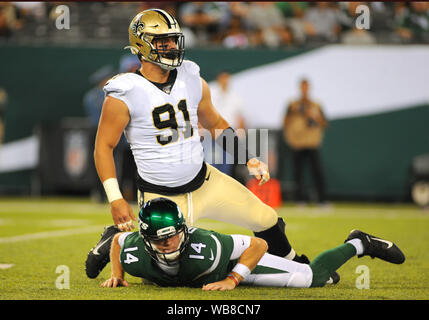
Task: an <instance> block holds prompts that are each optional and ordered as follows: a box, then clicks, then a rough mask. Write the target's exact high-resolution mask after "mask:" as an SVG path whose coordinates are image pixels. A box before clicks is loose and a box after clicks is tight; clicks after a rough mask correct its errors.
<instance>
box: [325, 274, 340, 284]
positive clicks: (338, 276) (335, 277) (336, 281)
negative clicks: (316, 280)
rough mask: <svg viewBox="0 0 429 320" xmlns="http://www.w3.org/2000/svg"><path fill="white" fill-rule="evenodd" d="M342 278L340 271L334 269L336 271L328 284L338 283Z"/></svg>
mask: <svg viewBox="0 0 429 320" xmlns="http://www.w3.org/2000/svg"><path fill="white" fill-rule="evenodd" d="M340 279H341V278H340V275H339V273H338V272H336V271H334V273H333V274H331V276H330V277H329V279H328V281H326V284H337V283H338V282H340Z"/></svg>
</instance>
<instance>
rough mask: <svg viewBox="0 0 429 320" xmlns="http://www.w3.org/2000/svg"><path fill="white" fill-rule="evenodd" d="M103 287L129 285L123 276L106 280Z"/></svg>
mask: <svg viewBox="0 0 429 320" xmlns="http://www.w3.org/2000/svg"><path fill="white" fill-rule="evenodd" d="M100 286H101V287H103V288H116V287H129V286H130V285H129V284H128V282H127V281H126V280H124V279H121V278H115V277H112V278H110V279H107V280H106V281H104V282H103V283H102V284H101V285H100Z"/></svg>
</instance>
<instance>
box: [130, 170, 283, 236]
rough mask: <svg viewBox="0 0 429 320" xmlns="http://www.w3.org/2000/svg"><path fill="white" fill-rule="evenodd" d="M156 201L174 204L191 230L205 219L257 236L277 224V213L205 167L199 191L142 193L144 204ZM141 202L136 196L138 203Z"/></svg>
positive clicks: (231, 179)
mask: <svg viewBox="0 0 429 320" xmlns="http://www.w3.org/2000/svg"><path fill="white" fill-rule="evenodd" d="M157 197H165V198H168V199H170V200H173V201H174V202H176V203H177V204H178V206H179V207H180V209H181V210H182V213H183V215H184V216H185V217H186V222H187V225H188V226H193V225H194V224H195V222H196V221H197V220H199V219H201V218H207V219H213V220H218V221H222V222H227V223H231V224H234V225H238V226H241V227H244V228H247V229H250V230H252V231H254V232H260V231H264V230H267V229H269V228H271V227H273V226H274V225H276V224H277V221H278V216H277V212H276V211H275V210H274V209H273V208H271V207H270V206H268V205H266V204H265V203H263V202H262V201H261V200H259V198H258V197H256V196H255V195H254V194H253V193H252V192H251V191H249V190H248V189H247V188H246V187H245V186H243V185H242V184H241V183H239V182H238V181H237V180H235V179H233V178H231V177H230V176H228V175H226V174H224V173H222V172H221V171H219V170H218V169H216V168H215V167H213V166H211V165H209V164H207V173H206V180H205V181H204V183H203V185H202V186H201V187H200V188H199V189H197V190H195V191H193V192H189V193H185V194H179V195H175V196H163V195H159V194H155V193H149V192H145V193H144V201H145V202H147V201H149V200H151V199H154V198H157ZM141 200H142V199H141V194H140V192H139V194H138V201H139V203H141Z"/></svg>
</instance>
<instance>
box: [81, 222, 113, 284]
mask: <svg viewBox="0 0 429 320" xmlns="http://www.w3.org/2000/svg"><path fill="white" fill-rule="evenodd" d="M118 232H121V230H119V229H118V228H117V227H116V226H109V227H105V228H104V232H103V233H102V235H101V239H100V241H98V243H97V244H96V246H95V247H94V248H92V249H91V251H90V252H89V253H88V257H87V258H86V262H85V266H86V267H85V270H86V275H87V276H88V278H91V279H95V278H97V276H98V275H99V274H100V272H101V271H102V270H103V269H104V267H105V266H106V264H108V263H109V261H110V247H111V245H112V239H113V236H114V235H115V234H116V233H118Z"/></svg>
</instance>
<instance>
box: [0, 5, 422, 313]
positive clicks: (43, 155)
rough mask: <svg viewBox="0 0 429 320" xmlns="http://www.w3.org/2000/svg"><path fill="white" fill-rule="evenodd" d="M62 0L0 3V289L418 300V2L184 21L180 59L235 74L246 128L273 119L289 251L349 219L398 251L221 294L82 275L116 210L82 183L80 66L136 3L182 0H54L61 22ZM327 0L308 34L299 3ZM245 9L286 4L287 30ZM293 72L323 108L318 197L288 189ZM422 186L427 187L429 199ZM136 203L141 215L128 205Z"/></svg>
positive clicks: (210, 71) (10, 292) (82, 294)
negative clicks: (324, 274) (364, 20)
mask: <svg viewBox="0 0 429 320" xmlns="http://www.w3.org/2000/svg"><path fill="white" fill-rule="evenodd" d="M59 4H60V3H57V2H55V3H49V2H43V3H42V2H36V3H16V2H14V3H0V88H2V89H3V90H4V91H3V92H6V93H7V101H6V103H4V100H0V102H1V101H3V104H2V103H0V106H1V107H2V108H4V109H3V110H1V109H0V111H3V113H1V112H0V114H2V115H3V121H4V123H5V128H6V130H5V135H4V139H3V144H2V145H0V253H1V254H0V300H2V301H3V300H15V299H17V300H20V299H34V300H40V299H76V300H80V299H121V300H123V299H127V300H134V299H136V300H139V305H138V307H140V308H141V304H143V302H144V301H143V302H142V301H141V300H148V301H147V302H149V303H153V302H152V301H151V300H157V299H161V300H194V301H201V300H210V299H215V300H223V301H226V299H228V300H229V301H230V302H231V301H232V302H234V301H235V300H242V299H248V300H254V299H257V300H258V301H259V303H261V301H262V300H267V299H268V300H270V299H271V300H281V301H280V302H281V304H275V305H274V306H275V307H276V308H277V307H279V311H281V312H284V310H286V308H285V304H284V303H285V302H286V301H285V300H295V299H304V300H312V299H334V300H354V299H375V300H380V299H406V300H410V299H418V300H427V298H428V296H429V295H428V290H429V289H428V287H427V283H428V281H429V279H428V276H429V273H428V270H429V250H428V243H429V239H428V237H429V233H428V232H427V230H428V228H429V219H428V215H427V210H422V209H421V208H420V207H419V206H417V205H415V204H414V203H412V201H411V195H410V187H411V184H412V183H413V181H414V179H415V178H416V176H415V174H417V175H418V177H419V178H420V179H423V180H424V181H427V180H428V176H427V175H426V172H427V171H428V170H427V167H428V166H427V161H426V159H427V158H426V157H425V155H426V154H427V153H429V152H428V142H429V141H428V135H427V128H428V125H427V123H428V118H429V117H428V116H429V115H428V110H429V109H428V104H429V90H428V89H429V88H428V81H427V75H428V74H429V59H428V58H427V57H428V56H429V46H428V44H429V41H428V38H427V36H428V29H427V26H428V25H429V15H428V11H427V10H428V8H427V6H428V4H427V3H426V4H425V3H419V4H410V3H402V2H398V3H381V2H377V3H354V2H353V3H352V2H350V3H349V2H340V3H331V4H329V5H326V4H321V5H319V4H316V3H303V2H299V3H293V4H288V3H285V2H281V3H279V2H278V3H266V4H264V5H262V4H256V3H230V2H222V3H216V4H214V3H208V7H207V8H206V10H207V12H208V13H210V14H213V15H214V16H216V17H221V18H225V19H221V20H219V21H222V23H220V22H219V24H218V27H219V26H229V25H230V24H228V21H229V22H231V20H228V17H231V16H234V15H231V12H235V14H239V15H240V14H241V18H242V19H243V20H245V21H247V25H246V24H245V26H242V29H240V30H241V32H238V33H235V35H238V36H237V37H235V38H234V37H232V39H235V40H236V42H234V41H232V42H231V41H229V42H228V41H224V40H225V38H226V37H225V35H226V33H225V29H222V28H220V29H219V28H214V29H213V30H214V31H213V30H212V31H213V33H212V34H211V36H213V37H212V38H210V37H209V39H208V38H207V37H206V36H207V35H205V36H204V33H203V34H202V35H201V34H200V35H197V33H195V34H192V33H191V32H190V29H192V28H187V31H186V32H187V35H186V39H187V40H186V41H187V42H186V43H187V50H186V58H188V59H191V60H194V61H196V62H197V63H198V64H200V66H201V74H202V76H203V77H205V78H206V80H207V81H209V82H212V81H213V80H214V78H215V76H216V75H217V74H218V72H219V71H221V70H227V71H229V72H231V73H232V85H233V88H234V89H235V90H236V91H237V92H239V93H240V94H241V95H243V97H244V98H245V99H246V102H247V103H246V110H248V112H246V115H245V116H246V119H247V120H248V121H249V123H251V127H254V128H266V129H269V130H270V138H271V142H272V144H271V145H270V146H271V151H274V154H275V156H276V159H277V161H276V163H277V165H276V166H274V167H271V169H272V170H271V173H272V175H273V177H275V178H277V179H279V181H280V182H281V186H282V192H283V196H284V200H285V201H284V204H283V206H281V207H280V208H278V209H277V211H278V214H279V216H281V217H283V218H284V219H285V221H286V222H287V226H286V230H287V234H288V238H289V239H290V240H291V241H292V242H293V243H294V247H295V248H296V249H297V251H299V252H302V253H305V254H307V255H308V256H309V258H310V259H313V258H314V257H315V256H316V255H317V254H318V253H320V252H321V250H324V249H328V248H332V247H334V246H336V245H338V244H339V243H341V242H342V241H343V240H344V237H345V236H346V234H347V232H348V231H349V230H351V229H353V228H360V229H362V230H365V231H367V232H370V233H373V234H377V235H380V236H383V237H386V238H388V239H391V240H394V241H395V242H396V243H397V244H398V245H399V246H400V247H401V248H403V249H404V252H405V254H406V256H407V261H406V263H404V264H403V265H401V266H396V265H391V264H384V263H382V262H380V261H377V259H375V261H374V260H371V259H369V258H363V259H352V260H351V261H350V262H349V263H348V264H347V265H345V266H343V267H341V269H340V270H339V272H340V274H341V282H340V283H339V284H338V285H337V286H335V287H332V286H330V287H326V288H316V289H314V290H308V289H297V290H284V289H283V288H264V289H261V288H251V287H239V288H237V289H236V290H233V291H232V292H227V293H226V292H213V293H204V292H202V291H201V290H199V289H186V288H174V289H169V290H164V289H162V288H157V287H156V286H151V285H147V284H142V283H141V280H140V279H133V278H127V279H128V280H129V282H130V283H131V285H132V286H131V287H130V288H119V289H117V290H112V291H109V292H107V291H106V290H103V288H99V284H100V282H101V281H102V280H103V279H106V278H107V277H108V276H109V270H108V269H109V268H106V269H105V270H103V272H102V273H101V274H100V276H99V278H97V279H95V280H89V279H87V278H86V276H85V271H84V261H85V258H86V254H87V252H88V250H89V249H90V248H91V247H92V246H93V245H94V244H95V243H96V242H97V241H98V239H99V234H100V233H101V232H102V229H103V227H104V226H105V225H108V224H111V217H110V214H109V205H108V203H107V202H103V203H98V202H94V201H93V199H91V197H90V190H89V189H90V187H89V186H90V185H91V184H92V181H94V179H96V177H95V173H94V170H93V169H94V168H93V161H92V141H91V138H90V135H89V133H88V131H89V129H88V128H89V125H88V121H87V119H85V111H84V107H83V102H82V99H83V96H84V94H85V93H86V92H87V91H88V90H89V89H90V88H91V87H92V86H93V84H92V83H91V82H90V78H91V76H92V75H93V74H94V73H95V72H96V71H98V70H100V68H103V67H105V66H107V65H111V66H113V67H114V68H115V69H118V68H119V61H120V59H121V58H122V57H123V55H124V54H125V53H126V52H125V51H124V50H123V49H122V48H123V47H124V46H125V45H127V37H128V35H127V27H128V24H129V21H130V19H131V17H132V16H134V15H135V14H136V12H138V11H139V10H142V9H144V8H145V7H146V8H147V7H155V6H156V7H157V6H162V7H163V8H165V9H167V10H171V9H172V10H174V11H175V12H176V13H179V12H180V10H181V8H182V9H183V8H184V7H185V6H186V5H187V3H186V2H180V3H177V2H173V3H168V2H150V3H137V2H133V3H114V2H112V3H98V2H97V3H96V2H94V3H91V2H88V3H87V2H79V3H73V2H65V3H61V4H65V5H67V6H68V8H69V9H70V29H69V30H59V29H57V28H56V26H55V21H56V18H57V17H58V14H56V13H55V9H56V7H57V6H58V5H59ZM359 4H365V5H367V6H368V7H369V8H370V13H371V26H370V29H369V30H367V31H366V32H363V35H364V37H363V38H360V37H357V38H354V44H353V45H352V44H350V43H349V42H348V41H350V38H349V40H347V41H346V40H345V39H346V37H345V35H347V34H348V35H350V33H349V32H350V31H351V34H352V35H355V34H354V33H353V25H354V24H355V22H356V15H355V13H354V11H353V10H354V8H356V7H357V5H359ZM241 6H244V11H242V10H243V7H241ZM261 6H263V7H265V6H266V7H265V8H264V9H263V8H262V7H261ZM319 6H321V7H319ZM326 6H328V9H327V10H328V11H329V12H331V13H332V12H333V13H335V15H334V16H335V17H338V16H339V17H340V18H338V20H337V18H334V20H335V21H334V24H335V25H336V26H337V27H338V28H336V30H337V31H336V32H335V33H334V35H333V37H331V36H328V37H325V36H317V35H310V34H305V32H304V33H303V32H302V31H303V29H302V28H301V29H300V26H301V27H302V25H303V22H304V21H305V20H306V19H307V18H308V19H310V18H309V16H307V14H308V15H309V12H311V14H312V15H313V18H314V16H316V17H317V16H318V14H321V13H322V12H325V13H326V12H327V11H324V10H326ZM425 6H426V7H425ZM234 7H235V8H234ZM246 7H247V9H249V10H250V7H256V8H257V12H258V13H266V12H265V10H266V11H267V12H269V11H271V12H272V11H273V10H274V11H276V10H277V9H281V11H280V12H281V14H282V15H283V17H284V21H283V22H282V27H281V28H280V29H281V30H283V31H284V30H287V31H288V35H286V38H285V39H284V40H285V43H276V42H275V41H274V42H273V41H272V40H273V38H272V37H271V38H270V37H268V38H266V39H265V40H266V41H265V42H264V41H263V38H262V40H261V39H258V38H257V37H254V36H255V34H258V30H260V29H259V28H263V26H262V25H260V26H257V22H258V20H256V21H255V20H253V23H254V24H252V23H251V22H250V21H251V19H250V18H249V19H246V18H248V17H247V16H246V13H245V12H247V11H246ZM273 7H275V8H277V9H273ZM322 7H323V8H322ZM185 8H186V7H185ZM219 12H221V13H222V14H219ZM237 12H238V13H237ZM240 12H241V13H240ZM351 12H352V13H351ZM319 16H320V15H319ZM334 16H333V15H331V18H332V17H334ZM5 17H7V19H5ZM178 17H179V21H180V19H181V17H180V14H179V15H178ZM272 20H273V21H274V19H272ZM280 20H282V19H280ZM322 20H323V19H322ZM5 21H6V22H7V23H5ZM259 21H264V22H267V19H260V20H259ZM268 21H271V20H268ZM315 21H317V20H315ZM323 21H324V20H323ZM425 21H426V23H425ZM181 22H182V27H184V26H185V25H184V23H183V21H181ZM224 22H225V23H224ZM319 22H320V20H319ZM425 28H426V29H425ZM196 29H197V30H198V26H197V28H196ZM194 30H195V27H194ZM406 30H408V31H406ZM191 31H192V30H191ZM300 32H301V33H300ZM410 33H411V35H412V36H411V37H408V36H409V35H410ZM269 34H270V33H269ZM271 35H272V33H271ZM283 35H284V34H283ZM407 35H408V36H407ZM193 36H194V37H193ZM243 36H244V37H243ZM230 39H231V38H230ZM243 39H247V40H248V42H247V43H246V41H244V42H243ZM368 39H369V40H370V41H369V42H370V43H372V44H368ZM258 41H259V42H258ZM362 42H365V43H366V44H365V45H363V44H362ZM346 43H349V44H346ZM303 76H308V78H309V79H310V81H311V84H312V87H311V92H310V93H311V96H312V97H313V98H315V99H316V100H318V101H319V102H320V103H321V104H322V106H323V107H324V109H325V111H326V115H327V117H328V119H329V121H330V125H329V127H328V129H327V130H326V133H325V137H324V141H323V146H322V155H323V169H324V172H325V174H326V180H327V194H328V197H329V199H330V200H331V201H332V206H330V207H328V208H318V207H317V206H307V207H305V208H301V207H299V206H296V205H295V204H294V202H293V198H292V196H291V193H292V191H293V187H294V186H293V178H292V168H291V159H290V150H289V148H288V146H287V145H286V144H285V143H284V142H283V140H282V134H281V127H280V126H281V119H282V117H283V114H284V112H285V108H286V104H287V102H288V101H290V100H291V99H293V98H295V97H296V96H297V95H298V87H297V84H298V81H299V80H300V79H301V78H302V77H303ZM0 97H1V95H0ZM3 97H4V96H3ZM72 141H73V143H72ZM67 145H68V146H70V145H74V147H76V148H78V149H79V150H80V152H81V158H79V157H78V159H80V162H79V161H78V163H80V165H81V166H82V167H80V169H79V166H78V168H76V167H75V169H79V170H77V171H75V174H70V171H68V172H67V170H65V163H66V162H65V150H66V149H67V148H66V147H67ZM83 155H84V156H83ZM422 155H423V157H422ZM416 157H418V158H417V159H418V160H419V161H417V162H418V164H419V165H417V166H416V163H417V162H416V161H415V160H416ZM83 160H84V161H83ZM413 164H414V166H413ZM413 169H414V172H413ZM416 170H417V171H418V172H416ZM76 172H77V173H78V174H76ZM42 175H43V179H41V176H42ZM307 178H309V177H307ZM307 181H308V182H310V181H309V179H307ZM308 185H309V186H311V183H308ZM425 185H426V187H425V188H423V198H426V199H429V198H428V197H427V196H426V194H427V193H426V191H425V190H426V189H428V188H427V182H425ZM428 201H429V200H428ZM132 206H133V209H134V212H135V213H136V211H137V210H138V208H137V205H136V203H133V204H132ZM198 226H201V227H203V228H210V229H213V230H216V231H219V232H224V233H228V234H232V233H243V234H249V235H250V234H251V232H250V231H249V230H246V229H243V228H239V227H237V226H233V225H229V224H225V223H221V222H218V221H207V220H204V219H203V220H202V221H200V222H199V224H198ZM327 235H328V236H327ZM362 264H363V265H365V266H368V268H369V269H370V271H371V290H358V289H357V287H356V285H357V282H356V280H357V279H356V278H357V277H358V274H356V270H357V269H356V268H357V267H359V266H361V265H362ZM59 266H66V267H68V269H69V270H70V289H69V290H59V288H58V286H57V282H58V279H59V276H61V275H60V274H59V273H58V272H57V271H56V270H57V268H58V267H59ZM60 284H61V283H60ZM64 284H65V283H64ZM142 287H143V288H142ZM142 289H143V290H142ZM187 302H188V303H191V302H189V301H187ZM167 303H168V301H167ZM148 306H149V307H150V308H153V305H152V304H148ZM163 306H164V305H163ZM33 308H34V305H33ZM280 308H282V309H281V310H280ZM18 309H19V308H18ZM22 309H26V308H22ZM69 309H70V308H69ZM75 309H76V310H79V311H80V309H79V308H75ZM307 309H308V308H307ZM314 309H315V310H317V311H318V310H319V308H314ZM33 310H34V309H33ZM106 310H110V308H106ZM121 310H122V309H121ZM265 310H267V308H265ZM273 310H274V309H273ZM380 310H382V311H383V312H384V311H385V309H384V308H380ZM16 311H17V308H16V306H15V312H16ZM97 311H98V308H97ZM160 311H162V310H160ZM275 311H277V310H275Z"/></svg>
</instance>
